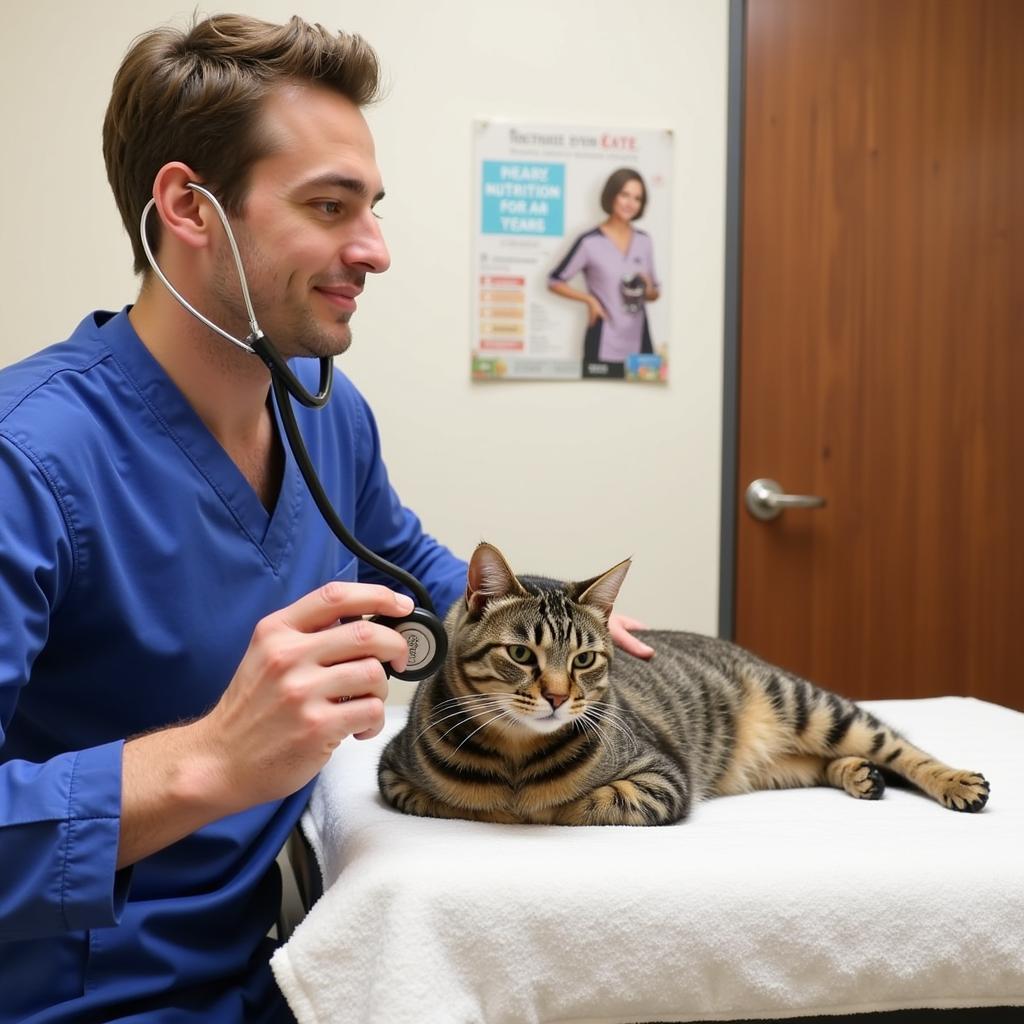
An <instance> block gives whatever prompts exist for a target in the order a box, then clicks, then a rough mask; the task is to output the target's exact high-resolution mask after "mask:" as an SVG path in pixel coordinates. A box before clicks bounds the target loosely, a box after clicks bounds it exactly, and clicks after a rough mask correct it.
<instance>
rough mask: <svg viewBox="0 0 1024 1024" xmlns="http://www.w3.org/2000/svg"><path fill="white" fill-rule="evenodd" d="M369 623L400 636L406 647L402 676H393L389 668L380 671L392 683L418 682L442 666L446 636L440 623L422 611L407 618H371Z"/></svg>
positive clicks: (445, 649) (434, 616)
mask: <svg viewBox="0 0 1024 1024" xmlns="http://www.w3.org/2000/svg"><path fill="white" fill-rule="evenodd" d="M370 621H371V622H379V623H380V624H381V625H382V626H387V627H388V628H390V629H393V630H395V631H396V632H398V633H401V634H402V636H403V638H404V639H405V642H406V643H407V644H408V645H409V662H408V664H407V665H406V667H405V669H404V670H403V671H402V672H396V671H395V670H394V669H393V668H392V667H391V666H390V665H385V666H384V669H385V671H386V672H387V673H388V675H390V676H394V677H395V678H396V679H404V680H405V681H406V682H419V681H420V680H421V679H426V678H427V676H432V675H433V674H434V673H435V672H436V671H437V670H438V669H439V668H440V667H441V666H442V665H443V664H444V659H445V656H446V655H447V653H448V634H447V633H445V631H444V625H443V623H442V622H441V620H440V619H439V618H438V617H437V616H436V615H434V614H432V613H431V612H428V611H426V609H424V608H414V609H413V610H412V611H411V612H410V613H409V614H408V615H402V616H398V617H392V616H390V615H374V616H373V618H372V619H371V620H370Z"/></svg>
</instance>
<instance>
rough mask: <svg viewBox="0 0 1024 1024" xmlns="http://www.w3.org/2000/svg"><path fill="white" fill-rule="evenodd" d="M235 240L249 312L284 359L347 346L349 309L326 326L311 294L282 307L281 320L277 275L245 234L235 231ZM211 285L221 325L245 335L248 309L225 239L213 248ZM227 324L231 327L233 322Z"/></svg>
mask: <svg viewBox="0 0 1024 1024" xmlns="http://www.w3.org/2000/svg"><path fill="white" fill-rule="evenodd" d="M236 241H237V243H238V251H239V255H240V256H241V258H242V266H243V267H244V268H245V274H246V278H247V279H248V283H249V298H250V301H251V302H252V307H253V312H254V313H255V314H256V319H257V321H258V322H259V325H260V329H261V330H262V331H263V333H264V335H265V336H266V337H267V339H268V340H269V341H270V343H271V344H272V345H273V346H274V348H276V349H277V351H278V352H279V353H280V354H281V355H282V356H284V357H285V358H286V359H291V358H293V357H310V358H314V359H321V358H324V357H325V356H326V357H332V358H333V357H334V356H339V355H341V354H342V353H343V352H346V351H348V348H349V346H350V345H351V344H352V329H351V327H350V326H349V320H350V319H351V316H352V314H351V313H338V314H337V318H336V320H335V325H336V331H334V332H332V331H328V330H326V329H325V328H324V327H323V325H322V323H321V322H320V321H319V320H318V319H317V316H316V314H315V313H314V311H313V310H312V308H311V307H310V305H309V303H310V302H312V301H313V297H312V296H309V298H308V300H307V303H306V304H305V305H303V306H300V307H298V308H294V309H286V310H285V311H284V314H285V317H286V318H285V319H284V320H281V319H279V317H280V316H281V303H280V302H278V301H277V299H276V296H277V295H278V294H279V289H278V287H277V275H276V274H275V273H274V272H273V270H271V269H270V264H269V261H268V260H266V259H264V258H263V256H262V255H261V254H260V252H259V250H258V249H256V247H255V246H253V245H252V244H251V243H249V241H248V240H247V239H244V238H242V237H239V236H238V232H237V230H236ZM210 290H211V293H212V295H213V298H214V302H215V303H216V304H217V305H218V306H219V307H220V309H221V310H222V311H223V313H222V315H223V316H224V317H225V318H226V319H225V321H224V323H225V325H226V324H231V325H233V328H234V329H235V330H237V331H239V332H241V333H237V334H236V335H235V336H236V337H239V338H242V339H243V340H244V338H245V337H247V336H248V334H249V331H250V327H249V314H248V311H247V310H246V308H245V301H244V299H243V298H242V286H241V284H240V282H239V280H238V268H237V267H236V266H235V258H234V255H233V254H232V253H231V249H230V247H229V246H228V243H227V240H226V239H225V242H224V245H223V246H222V247H221V248H220V249H219V250H218V252H217V257H216V260H215V262H214V272H213V280H212V281H211V282H210ZM214 323H218V324H219V321H217V320H216V319H214ZM226 329H227V330H228V331H229V332H230V331H231V330H232V327H226Z"/></svg>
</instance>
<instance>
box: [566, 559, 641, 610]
mask: <svg viewBox="0 0 1024 1024" xmlns="http://www.w3.org/2000/svg"><path fill="white" fill-rule="evenodd" d="M632 564H633V562H632V559H629V558H627V559H626V560H625V561H624V562H619V564H618V565H616V566H615V567H614V568H612V569H609V570H608V571H607V572H606V573H604V574H603V575H601V576H595V577H594V578H593V579H592V580H584V582H583V583H577V584H576V593H577V594H578V595H579V596H578V597H577V598H576V601H577V603H578V604H586V605H590V607H591V608H596V609H597V610H598V611H599V612H600V613H601V614H602V615H603V616H604V617H605V618H606V619H607V618H608V616H609V615H611V613H612V605H614V604H615V598H617V597H618V596H619V588H620V587H621V586H622V581H623V580H624V579H625V578H626V573H627V572H629V567H630V566H631V565H632Z"/></svg>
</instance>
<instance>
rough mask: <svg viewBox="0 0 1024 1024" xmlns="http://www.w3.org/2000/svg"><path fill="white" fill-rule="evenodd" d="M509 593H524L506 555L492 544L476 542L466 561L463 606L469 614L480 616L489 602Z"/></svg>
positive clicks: (523, 594) (525, 594)
mask: <svg viewBox="0 0 1024 1024" xmlns="http://www.w3.org/2000/svg"><path fill="white" fill-rule="evenodd" d="M512 594H515V595H521V596H523V597H525V596H527V592H526V590H525V589H524V588H523V585H522V584H521V583H520V582H519V580H517V579H516V574H515V573H514V572H513V571H512V569H511V568H510V567H509V564H508V562H506V561H505V556H504V555H503V554H502V553H501V552H500V551H499V550H498V549H497V548H496V547H495V546H494V545H493V544H487V543H485V542H481V543H479V544H477V546H476V550H475V551H474V552H473V557H472V558H471V559H470V560H469V573H468V576H467V580H466V607H467V608H468V609H469V613H470V614H471V615H480V614H481V612H483V610H484V607H485V606H486V605H487V602H488V601H493V600H494V599H495V598H496V597H508V596H509V595H512Z"/></svg>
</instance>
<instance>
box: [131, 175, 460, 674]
mask: <svg viewBox="0 0 1024 1024" xmlns="http://www.w3.org/2000/svg"><path fill="white" fill-rule="evenodd" d="M188 187H189V188H191V189H194V190H195V191H196V192H198V193H199V194H200V195H203V196H205V197H206V198H207V199H208V200H209V201H210V203H211V205H212V206H213V208H214V210H216V211H217V216H218V217H220V222H221V224H223V225H224V231H225V233H226V234H227V238H228V242H230V244H231V252H232V254H233V255H234V257H235V267H236V268H237V270H238V281H239V284H240V285H241V289H242V298H243V299H244V300H245V308H246V312H247V313H248V316H249V327H250V329H251V333H250V334H249V336H248V337H247V338H246V339H245V340H244V341H242V340H240V339H239V338H236V337H234V336H233V335H231V334H228V332H227V331H225V330H222V329H221V328H220V327H218V326H217V325H216V324H215V323H214V322H213V321H212V320H209V319H207V318H206V317H205V316H203V314H202V313H200V312H199V310H197V309H196V308H195V307H194V306H192V305H191V304H190V303H189V302H187V301H186V299H185V298H184V296H182V295H181V293H180V292H179V291H178V290H177V289H176V288H175V287H174V285H172V284H171V282H170V281H168V280H167V278H166V277H165V276H164V273H163V271H162V270H161V269H160V267H159V265H158V264H157V261H156V258H155V257H154V256H153V253H152V250H151V249H150V246H149V239H148V238H147V237H146V220H147V218H148V217H149V212H150V210H152V208H153V207H154V205H155V204H156V200H155V199H150V201H149V202H148V203H147V204H146V208H145V209H144V210H143V211H142V219H141V223H140V226H139V232H140V235H141V237H142V248H143V249H144V250H145V252H146V257H147V259H148V260H149V264H150V266H151V267H152V268H153V272H154V273H155V274H156V276H157V277H159V278H160V280H161V281H162V282H163V284H164V287H165V288H166V289H167V290H168V291H169V292H170V293H171V295H173V296H174V298H175V299H177V300H178V302H180V303H181V305H182V306H183V307H184V308H185V309H187V310H188V311H189V312H190V313H191V314H192V315H193V316H194V317H196V318H197V319H198V320H200V321H201V322H202V323H204V324H205V325H206V326H207V327H209V328H210V330H211V331H214V332H216V333H217V334H219V335H220V336H221V337H222V338H225V339H227V340H228V341H230V342H231V343H232V344H233V345H237V346H238V347H239V348H241V349H244V350H245V351H246V352H251V353H253V354H254V355H257V356H259V357H260V359H262V360H263V362H264V363H265V364H266V366H267V369H268V370H270V380H271V384H272V390H273V392H274V402H275V403H276V405H277V408H278V411H279V413H280V415H281V422H282V424H284V432H285V436H286V437H287V439H288V447H289V448H291V450H292V455H294V457H295V461H296V462H297V463H298V466H299V470H300V471H301V473H302V478H303V480H305V481H306V486H307V487H308V488H309V493H310V494H311V495H312V496H313V501H314V502H316V507H317V508H318V509H319V510H320V514H321V515H322V516H323V517H324V521H325V522H326V523H327V525H328V526H329V527H330V528H331V530H332V531H333V532H334V535H335V536H336V537H337V538H338V540H340V541H341V543H342V544H344V545H345V547H346V548H348V550H349V551H351V552H352V554H354V555H357V556H358V557H359V558H361V559H362V560H363V561H364V562H366V563H367V564H368V565H372V566H373V567H374V568H375V569H377V570H379V571H380V572H383V573H385V574H387V575H388V576H390V577H391V578H392V579H395V580H397V581H398V582H399V583H402V584H403V585H404V586H406V587H408V588H409V590H411V591H412V593H413V594H414V595H415V596H416V604H417V607H415V608H414V609H413V610H412V611H411V612H410V613H409V614H408V615H403V616H398V617H392V616H387V615H375V616H373V618H372V619H371V621H372V622H379V623H381V624H383V625H385V626H390V627H391V628H392V629H395V630H397V631H398V632H399V633H401V634H402V636H403V637H404V638H405V641H406V643H407V644H408V645H409V662H408V665H407V667H406V668H405V670H404V671H402V672H395V671H394V669H392V668H391V667H390V665H385V666H384V668H385V670H386V671H387V672H388V674H389V675H393V676H396V677H397V678H398V679H406V680H410V681H418V680H420V679H425V678H426V677H427V676H429V675H432V674H433V673H434V672H436V671H437V670H438V669H439V668H440V667H441V664H442V663H443V661H444V659H445V655H446V653H447V651H448V637H447V634H446V633H445V631H444V625H443V624H442V622H441V620H440V619H439V618H438V616H437V613H436V612H435V611H434V605H433V602H432V601H431V600H430V595H429V594H428V593H427V590H426V588H425V587H424V586H423V584H422V583H420V581H419V580H418V579H416V577H415V576H413V575H411V574H410V573H407V572H406V571H405V570H404V569H402V568H400V567H399V566H397V565H392V563H391V562H388V561H386V560H385V559H383V558H381V557H380V555H378V554H376V553H374V552H373V551H371V550H370V549H369V548H368V547H366V546H365V545H364V544H361V543H360V542H359V541H358V540H356V538H355V537H353V536H352V534H351V533H349V531H348V530H347V529H346V527H345V524H344V523H343V522H342V521H341V517H340V516H339V515H338V513H337V512H336V511H335V510H334V507H333V506H332V505H331V502H330V500H329V499H328V497H327V494H326V493H325V491H324V488H323V484H321V482H320V478H319V477H318V476H317V473H316V470H315V469H314V468H313V462H312V460H311V459H310V457H309V452H308V451H307V450H306V445H305V442H304V441H303V440H302V433H301V432H300V430H299V426H298V424H297V423H296V422H295V411H294V410H293V409H292V403H291V400H290V399H289V395H292V396H294V397H295V398H296V399H297V400H298V401H299V402H301V403H302V404H303V405H304V406H306V407H308V408H312V409H319V408H321V407H322V406H323V405H325V404H326V402H327V399H328V398H329V397H330V394H331V384H332V382H333V380H334V361H333V360H332V359H331V357H330V356H323V357H321V359H320V384H319V389H318V391H317V393H316V394H313V393H312V392H310V391H307V390H306V388H305V387H304V386H303V384H302V382H301V381H300V380H299V379H298V378H297V377H296V376H295V374H294V373H292V370H291V368H290V367H289V366H288V364H287V362H285V360H284V359H283V358H282V357H281V354H280V353H279V352H278V351H277V349H275V348H274V346H273V345H272V344H271V343H270V340H269V339H268V338H267V336H266V335H265V334H264V333H263V331H261V330H260V325H259V323H258V322H257V320H256V314H255V312H254V311H253V308H252V300H251V298H250V297H249V284H248V281H247V280H246V276H245V270H244V268H243V267H242V257H241V256H240V255H239V252H238V245H237V243H236V242H235V235H234V232H233V231H232V230H231V225H230V224H229V223H228V218H227V214H226V213H225V212H224V208H223V207H222V206H221V205H220V202H219V201H218V200H217V198H216V196H214V195H213V193H212V192H210V191H209V190H208V189H205V188H203V186H202V185H197V184H195V182H189V183H188Z"/></svg>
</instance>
